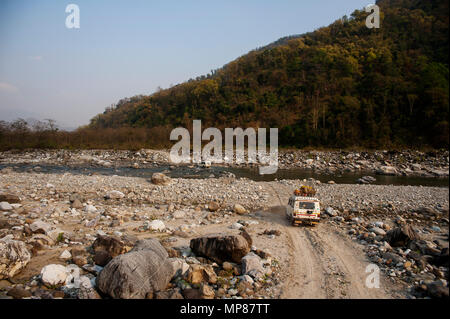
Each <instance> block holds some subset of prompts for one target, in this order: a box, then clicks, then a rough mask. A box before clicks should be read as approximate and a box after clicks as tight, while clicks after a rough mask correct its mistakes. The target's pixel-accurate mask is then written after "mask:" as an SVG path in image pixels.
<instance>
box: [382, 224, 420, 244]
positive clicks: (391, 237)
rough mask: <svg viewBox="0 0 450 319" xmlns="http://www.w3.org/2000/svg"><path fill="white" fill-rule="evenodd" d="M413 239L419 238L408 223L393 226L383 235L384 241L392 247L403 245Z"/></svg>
mask: <svg viewBox="0 0 450 319" xmlns="http://www.w3.org/2000/svg"><path fill="white" fill-rule="evenodd" d="M414 239H419V234H417V232H416V231H415V230H414V229H413V228H412V227H411V226H409V225H404V226H402V227H397V228H394V229H392V230H390V231H388V232H387V233H386V235H385V236H384V241H386V242H388V244H389V245H391V246H392V247H404V246H406V245H408V244H409V242H411V241H412V240H414Z"/></svg>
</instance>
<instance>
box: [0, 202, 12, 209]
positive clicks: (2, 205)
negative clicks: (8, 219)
mask: <svg viewBox="0 0 450 319" xmlns="http://www.w3.org/2000/svg"><path fill="white" fill-rule="evenodd" d="M12 209H13V207H12V206H11V205H10V204H9V203H8V202H0V210H12Z"/></svg>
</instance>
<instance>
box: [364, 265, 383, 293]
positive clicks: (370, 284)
mask: <svg viewBox="0 0 450 319" xmlns="http://www.w3.org/2000/svg"><path fill="white" fill-rule="evenodd" d="M366 273H368V274H369V275H368V276H367V277H366V287H367V288H369V289H372V288H380V267H378V266H377V265H375V264H369V265H368V266H367V267H366Z"/></svg>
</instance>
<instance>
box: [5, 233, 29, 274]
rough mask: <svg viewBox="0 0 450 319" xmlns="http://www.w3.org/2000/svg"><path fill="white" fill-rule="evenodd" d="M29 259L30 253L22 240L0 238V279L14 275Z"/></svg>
mask: <svg viewBox="0 0 450 319" xmlns="http://www.w3.org/2000/svg"><path fill="white" fill-rule="evenodd" d="M30 259H31V253H30V252H29V251H28V249H27V247H26V246H25V244H24V243H23V242H21V241H18V240H12V239H0V279H7V278H12V277H14V275H16V274H17V273H18V272H19V271H20V270H22V268H24V267H25V266H26V265H27V264H28V262H29V261H30Z"/></svg>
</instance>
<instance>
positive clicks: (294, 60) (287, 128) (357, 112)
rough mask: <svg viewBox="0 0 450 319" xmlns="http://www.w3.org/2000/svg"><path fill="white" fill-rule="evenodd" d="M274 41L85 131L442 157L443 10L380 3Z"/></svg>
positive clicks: (441, 5) (127, 103)
mask: <svg viewBox="0 0 450 319" xmlns="http://www.w3.org/2000/svg"><path fill="white" fill-rule="evenodd" d="M377 4H378V5H379V6H380V8H381V15H382V21H381V28H380V29H368V28H367V27H366V26H365V19H366V17H367V15H368V14H367V13H366V12H365V11H364V10H356V11H355V12H354V13H353V14H352V15H351V16H350V17H343V18H342V19H338V20H337V21H335V22H334V23H332V24H330V25H329V26H328V27H323V28H320V29H318V30H316V31H314V32H309V33H305V34H302V35H292V36H288V37H284V38H281V39H279V40H277V41H275V42H273V43H271V44H269V45H267V46H264V47H262V48H258V49H255V50H253V51H251V52H249V53H248V54H246V55H244V56H241V57H239V58H237V59H236V60H234V61H232V62H230V63H228V64H226V65H225V66H223V67H222V68H220V69H218V70H215V71H213V72H211V73H210V74H208V75H205V76H201V77H198V78H197V79H195V80H192V79H191V80H189V81H187V82H184V83H181V84H178V85H176V86H174V87H172V88H170V89H166V90H161V91H159V92H156V93H154V94H152V95H150V96H136V97H132V98H127V99H123V100H121V101H119V103H117V105H116V106H115V107H110V108H108V109H106V110H105V112H104V113H102V114H99V115H97V116H96V117H94V118H93V119H92V120H91V123H90V125H89V126H90V127H91V128H108V127H113V128H114V127H125V126H129V127H151V128H155V127H176V126H180V125H181V126H184V127H190V125H192V120H193V119H201V120H202V121H203V123H204V125H205V126H206V125H207V126H215V127H219V128H224V127H238V126H240V127H250V126H252V127H278V128H279V131H280V136H279V138H280V144H281V145H286V146H296V147H305V146H331V147H346V146H367V147H389V146H392V145H405V146H421V145H431V146H434V147H448V142H449V139H448V135H449V124H448V110H449V99H448V90H449V85H448V83H449V82H448V80H449V77H448V74H449V73H448V49H449V42H448V22H449V21H448V19H449V18H448V11H449V7H448V1H444V0H430V1H420V0H379V1H377Z"/></svg>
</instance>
